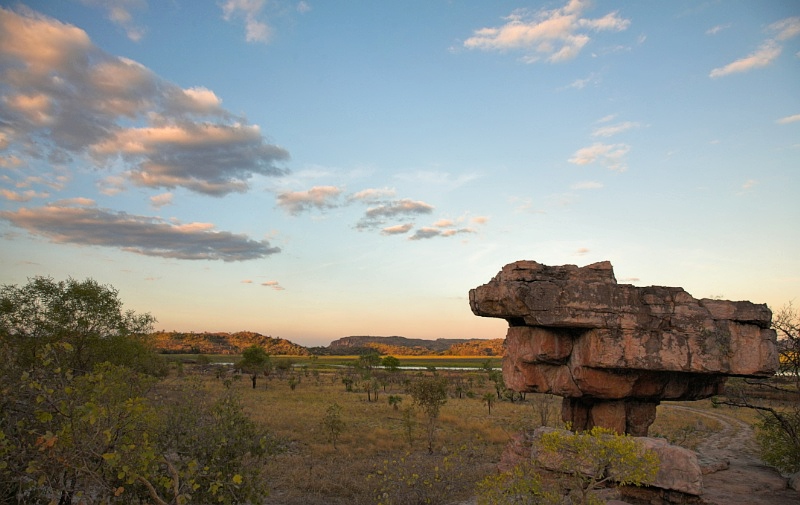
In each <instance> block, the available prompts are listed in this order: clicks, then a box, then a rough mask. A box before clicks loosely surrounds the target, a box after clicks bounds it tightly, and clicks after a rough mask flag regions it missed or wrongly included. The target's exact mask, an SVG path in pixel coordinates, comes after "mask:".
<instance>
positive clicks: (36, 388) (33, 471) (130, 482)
mask: <svg viewBox="0 0 800 505" xmlns="http://www.w3.org/2000/svg"><path fill="white" fill-rule="evenodd" d="M121 307H122V304H121V302H120V300H119V298H118V297H117V292H116V290H114V289H113V288H110V287H107V286H102V285H100V284H98V283H96V282H94V281H92V280H87V281H84V282H78V281H74V280H72V279H70V280H68V281H65V282H58V283H57V282H54V281H52V280H51V279H48V278H35V279H33V280H31V281H30V282H29V284H28V285H26V286H23V287H22V288H19V287H17V286H3V287H2V289H1V290H0V337H2V339H1V340H0V502H2V503H15V502H17V503H58V504H63V505H66V504H71V503H75V502H80V503H89V502H92V503H111V502H119V503H137V502H147V503H157V504H159V505H163V504H166V503H175V504H181V503H188V502H190V501H194V502H199V503H212V502H215V503H241V502H247V501H255V500H257V499H261V498H262V497H263V496H264V494H265V492H266V487H265V485H264V481H263V479H262V478H261V476H259V475H257V474H258V472H259V470H258V469H259V468H260V465H257V464H253V463H254V462H257V461H258V460H259V459H261V458H264V457H266V455H268V454H269V453H270V452H271V450H272V449H274V448H275V444H274V443H273V442H272V440H271V438H270V437H268V436H266V434H265V433H263V432H262V431H261V430H260V429H259V428H258V427H257V426H255V425H254V424H253V423H252V422H251V421H250V420H249V419H248V418H247V417H246V416H245V415H244V413H243V411H242V408H241V405H240V403H239V402H238V399H237V398H235V397H234V396H233V395H227V396H225V397H224V398H222V399H221V400H219V401H218V402H215V403H209V401H208V399H207V398H208V395H207V394H206V393H205V392H203V391H200V390H199V389H198V388H197V386H196V385H190V386H187V390H185V391H180V392H176V391H172V390H170V388H168V387H167V386H166V385H165V383H163V382H159V379H158V377H157V376H155V375H153V373H159V374H160V373H161V372H162V371H163V369H161V368H160V366H159V364H160V362H159V361H158V360H157V359H156V358H155V357H154V356H153V354H152V352H151V350H150V348H149V347H148V345H147V342H146V340H145V339H144V337H143V336H142V333H143V332H145V331H147V330H148V329H149V327H150V325H151V324H152V321H153V318H152V317H151V316H149V315H137V314H135V313H133V312H131V311H127V312H123V311H122V308H121Z"/></svg>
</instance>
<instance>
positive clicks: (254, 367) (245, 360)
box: [238, 344, 271, 389]
mask: <svg viewBox="0 0 800 505" xmlns="http://www.w3.org/2000/svg"><path fill="white" fill-rule="evenodd" d="M270 365H271V362H270V359H269V354H267V351H266V350H264V348H263V347H261V346H260V345H258V344H253V345H251V346H250V347H247V348H246V349H245V350H244V351H242V359H241V361H239V365H238V366H239V368H240V369H241V370H242V371H244V372H246V373H249V374H250V380H251V381H252V382H253V389H255V388H256V380H257V379H258V376H259V374H262V373H264V372H265V371H267V370H268V369H269V368H270Z"/></svg>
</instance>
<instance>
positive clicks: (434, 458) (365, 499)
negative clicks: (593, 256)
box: [173, 367, 755, 505]
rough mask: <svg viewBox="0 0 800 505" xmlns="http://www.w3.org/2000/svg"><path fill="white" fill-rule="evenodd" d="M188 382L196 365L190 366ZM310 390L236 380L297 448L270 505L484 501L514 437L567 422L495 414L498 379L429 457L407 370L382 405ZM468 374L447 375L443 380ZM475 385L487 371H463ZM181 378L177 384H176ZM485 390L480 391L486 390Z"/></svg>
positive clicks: (282, 458) (213, 389)
mask: <svg viewBox="0 0 800 505" xmlns="http://www.w3.org/2000/svg"><path fill="white" fill-rule="evenodd" d="M186 372H187V375H191V374H192V368H191V367H187V368H186ZM298 373H299V374H300V375H301V382H300V384H299V385H298V386H297V387H296V388H295V389H294V390H292V389H291V388H290V387H289V383H288V380H287V377H284V378H278V377H277V376H276V375H273V377H272V378H271V379H270V380H266V379H264V378H263V377H262V378H259V381H258V387H257V389H252V387H251V383H250V380H249V377H247V376H243V377H241V378H240V379H238V380H230V381H229V387H231V388H233V389H235V390H236V391H237V392H238V393H239V394H240V395H241V397H242V399H243V402H244V405H245V409H246V411H247V413H248V415H249V416H251V418H252V419H253V420H254V421H256V422H257V423H259V424H261V425H263V426H264V427H265V428H266V429H267V430H269V431H270V432H271V433H272V434H273V435H275V436H276V437H278V438H279V439H281V440H283V441H284V442H285V446H286V448H287V450H286V451H285V452H284V453H282V454H280V455H278V456H276V457H274V458H273V459H272V460H270V462H269V463H268V465H267V466H266V467H265V468H264V478H265V479H267V480H268V482H269V483H270V487H271V497H270V499H269V501H268V502H267V503H271V504H276V505H277V504H281V505H294V504H298V505H299V504H310V505H315V504H332V505H336V504H354V505H359V504H378V503H381V504H389V503H416V502H418V503H423V502H425V500H428V501H427V503H434V504H435V503H456V502H458V501H459V500H461V501H463V500H467V499H469V498H470V497H471V496H473V495H474V492H475V484H476V483H477V482H478V481H480V480H482V479H483V478H484V477H485V476H488V475H490V474H491V473H493V472H495V471H496V470H495V468H496V464H497V463H498V462H499V459H500V456H501V454H502V452H503V450H504V449H505V448H506V445H507V443H508V441H509V439H510V437H511V436H512V435H513V434H515V433H517V432H518V431H520V430H522V429H530V428H534V427H536V426H539V425H540V419H541V415H540V412H541V410H542V409H544V410H549V411H550V417H549V423H548V424H550V425H552V426H557V425H559V424H560V403H561V399H560V398H557V397H542V396H540V395H532V394H529V395H528V397H527V399H526V400H525V401H523V402H520V401H517V402H514V403H511V402H508V401H498V402H495V403H494V404H493V405H492V411H491V415H490V414H489V413H488V409H487V406H486V405H485V404H484V402H483V399H482V397H483V395H484V393H487V392H491V393H494V386H493V384H491V382H489V381H485V382H483V381H477V380H473V381H472V385H473V386H472V393H473V395H472V396H473V397H472V398H467V397H466V396H464V398H461V399H459V398H450V399H449V400H448V401H447V403H446V404H445V405H444V406H443V407H442V409H441V413H440V417H439V419H438V427H437V431H436V441H435V444H434V445H435V453H434V454H432V455H431V454H428V451H427V440H426V438H425V437H426V432H425V423H426V420H425V419H424V418H423V417H422V416H421V414H419V413H417V414H415V417H414V423H415V427H414V430H413V442H412V444H411V445H409V443H408V440H407V435H406V431H405V430H406V428H405V426H404V423H403V409H405V408H407V407H409V406H410V405H411V403H412V400H411V398H410V397H409V396H408V395H406V394H405V392H404V386H403V380H402V379H403V378H413V376H414V375H417V374H418V372H406V375H403V374H402V373H400V374H398V375H397V376H395V377H394V379H395V380H387V381H385V391H384V390H383V389H381V391H380V392H379V395H378V400H377V401H367V394H366V392H363V391H360V390H359V385H358V384H355V385H354V392H346V391H345V385H344V384H343V383H342V380H341V379H342V372H340V371H332V370H330V369H325V368H322V369H321V370H318V371H317V372H313V371H306V372H298ZM457 373H459V372H453V371H447V372H443V375H448V376H450V375H453V374H457ZM460 373H462V374H463V375H462V377H467V376H470V375H471V376H472V377H473V378H475V376H476V374H479V372H460ZM200 377H201V379H200V382H201V384H202V387H203V388H204V389H205V390H206V391H207V393H208V394H209V395H217V394H220V393H221V392H222V391H223V388H225V385H224V380H221V379H217V378H215V377H214V374H213V373H206V374H204V375H201V376H200ZM173 380H174V379H173ZM481 382H482V385H480V386H479V385H478V384H481ZM389 395H394V396H400V397H401V398H403V400H402V402H401V403H400V405H399V409H395V408H393V407H392V406H391V405H390V404H389V403H388V398H389ZM332 403H337V404H338V405H340V406H341V408H342V414H341V418H342V420H343V421H344V423H345V427H344V430H343V431H342V433H341V436H340V437H339V439H338V441H337V447H336V448H334V447H333V445H332V444H331V442H330V441H329V440H328V437H327V433H326V432H325V431H324V430H323V427H322V417H323V415H324V414H325V411H326V409H327V408H328V406H330V405H331V404H332ZM679 404H683V405H686V406H690V407H692V408H700V409H713V410H714V411H716V412H719V413H723V414H725V415H729V416H732V417H737V418H742V419H743V420H745V421H747V422H750V423H752V422H753V421H754V420H755V419H754V418H753V414H752V413H750V412H749V411H745V410H744V409H731V408H718V409H717V408H713V407H712V404H711V402H710V401H709V400H706V401H701V402H685V403H680V402H679ZM718 429H720V425H719V423H718V422H716V421H714V420H713V419H710V418H708V417H706V416H702V415H699V414H694V413H692V412H687V411H677V410H670V409H668V408H663V407H659V410H658V417H657V419H656V422H655V423H654V424H653V426H652V427H651V430H650V431H651V434H654V435H658V436H664V437H666V438H667V439H669V440H670V441H671V442H673V443H677V444H679V445H683V446H685V447H689V448H693V447H696V445H697V443H698V442H699V441H700V440H701V439H702V438H704V437H705V436H707V435H708V434H709V433H711V432H713V431H716V430H718Z"/></svg>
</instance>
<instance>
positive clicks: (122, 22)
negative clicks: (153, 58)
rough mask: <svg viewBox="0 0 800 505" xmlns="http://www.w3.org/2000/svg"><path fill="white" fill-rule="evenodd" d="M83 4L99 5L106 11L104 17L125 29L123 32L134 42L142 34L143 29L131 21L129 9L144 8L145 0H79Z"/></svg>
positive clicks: (131, 16)
mask: <svg viewBox="0 0 800 505" xmlns="http://www.w3.org/2000/svg"><path fill="white" fill-rule="evenodd" d="M81 3H82V4H84V5H89V6H91V7H100V8H102V9H104V10H105V11H106V17H108V19H109V20H110V21H111V22H112V23H114V24H115V25H117V26H119V27H121V28H122V29H123V30H125V34H126V35H127V36H128V38H129V39H131V40H132V41H134V42H138V41H140V40H141V39H142V37H143V36H144V33H145V30H144V28H141V27H140V26H138V25H137V24H136V23H135V22H134V21H133V14H131V11H133V10H137V9H146V8H147V1H146V0H81Z"/></svg>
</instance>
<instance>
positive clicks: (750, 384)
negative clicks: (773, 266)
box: [716, 303, 800, 473]
mask: <svg viewBox="0 0 800 505" xmlns="http://www.w3.org/2000/svg"><path fill="white" fill-rule="evenodd" d="M772 328H773V329H774V330H775V331H776V332H777V334H778V358H779V365H778V374H777V375H776V376H775V377H773V378H770V379H746V380H743V381H739V382H734V381H731V382H729V383H728V386H727V387H726V396H725V398H723V399H717V400H716V401H717V403H722V404H725V405H732V406H737V407H746V408H750V409H754V410H756V411H757V412H758V413H759V415H760V417H761V421H760V423H759V426H758V428H759V430H758V433H757V440H758V442H759V445H760V446H761V457H762V459H763V460H764V461H765V462H766V463H767V464H769V465H772V466H774V467H776V468H779V469H781V470H783V471H785V472H789V473H792V472H797V471H800V312H798V310H797V309H795V308H794V307H793V306H792V304H791V303H789V304H787V305H785V306H784V307H783V308H781V309H780V310H778V311H777V312H776V313H775V314H774V316H773V318H772ZM774 398H778V399H782V402H783V404H782V405H781V404H776V403H775V402H774V400H772V399H774Z"/></svg>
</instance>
